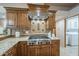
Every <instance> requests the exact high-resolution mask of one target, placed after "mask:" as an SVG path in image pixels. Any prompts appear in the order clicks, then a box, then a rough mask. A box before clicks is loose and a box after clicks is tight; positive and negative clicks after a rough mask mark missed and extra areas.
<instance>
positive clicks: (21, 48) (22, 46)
mask: <svg viewBox="0 0 79 59" xmlns="http://www.w3.org/2000/svg"><path fill="white" fill-rule="evenodd" d="M17 45H18V47H17V55H18V56H27V42H26V41H21V42H19V43H18V44H17Z"/></svg>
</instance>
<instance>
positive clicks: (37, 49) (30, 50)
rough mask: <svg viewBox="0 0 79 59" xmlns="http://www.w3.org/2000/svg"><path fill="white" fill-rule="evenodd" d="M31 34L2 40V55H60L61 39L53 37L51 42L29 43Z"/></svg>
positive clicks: (0, 46)
mask: <svg viewBox="0 0 79 59" xmlns="http://www.w3.org/2000/svg"><path fill="white" fill-rule="evenodd" d="M28 39H29V36H24V37H20V38H7V39H5V40H2V41H0V55H1V56H59V55H60V40H59V39H58V38H56V37H55V38H53V39H52V40H51V44H50V43H47V44H37V45H28V44H27V42H28Z"/></svg>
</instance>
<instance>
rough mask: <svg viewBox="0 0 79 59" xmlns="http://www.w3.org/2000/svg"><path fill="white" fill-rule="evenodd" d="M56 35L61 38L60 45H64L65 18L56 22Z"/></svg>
mask: <svg viewBox="0 0 79 59" xmlns="http://www.w3.org/2000/svg"><path fill="white" fill-rule="evenodd" d="M56 36H57V37H58V38H60V46H61V47H64V20H61V21H58V22H56Z"/></svg>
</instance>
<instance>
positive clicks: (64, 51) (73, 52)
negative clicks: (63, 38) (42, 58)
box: [60, 46, 78, 56]
mask: <svg viewBox="0 0 79 59" xmlns="http://www.w3.org/2000/svg"><path fill="white" fill-rule="evenodd" d="M60 56H78V46H67V47H66V48H65V47H60Z"/></svg>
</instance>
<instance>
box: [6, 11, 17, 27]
mask: <svg viewBox="0 0 79 59" xmlns="http://www.w3.org/2000/svg"><path fill="white" fill-rule="evenodd" d="M7 22H8V23H7V25H8V26H17V13H16V12H8V13H7Z"/></svg>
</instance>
